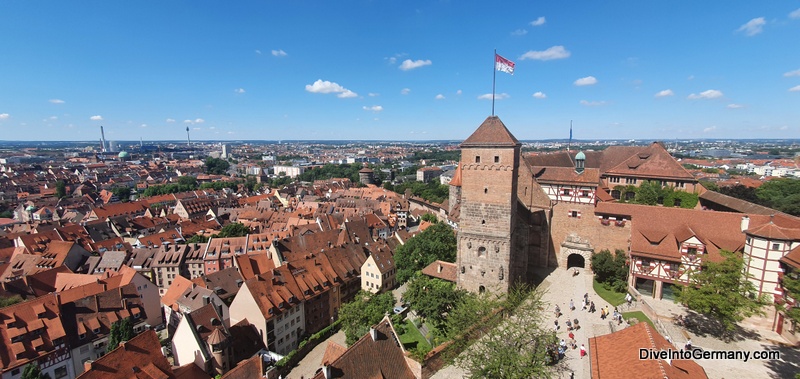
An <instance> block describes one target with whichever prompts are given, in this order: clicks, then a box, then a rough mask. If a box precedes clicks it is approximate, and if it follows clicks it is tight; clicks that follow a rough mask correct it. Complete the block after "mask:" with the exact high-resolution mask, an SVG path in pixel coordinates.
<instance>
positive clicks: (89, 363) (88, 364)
mask: <svg viewBox="0 0 800 379" xmlns="http://www.w3.org/2000/svg"><path fill="white" fill-rule="evenodd" d="M92 363H94V361H93V360H91V359H90V360H88V361H86V362H83V371H89V370H91V369H92Z"/></svg>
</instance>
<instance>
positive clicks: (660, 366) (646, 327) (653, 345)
mask: <svg viewBox="0 0 800 379" xmlns="http://www.w3.org/2000/svg"><path fill="white" fill-rule="evenodd" d="M642 324H643V325H644V326H643V328H644V330H645V332H646V333H647V339H648V340H649V341H650V347H651V348H652V349H653V350H655V349H656V341H655V339H654V338H653V334H652V332H651V331H650V325H648V324H647V323H645V322H643V323H642ZM656 363H657V364H658V369H659V370H660V371H661V376H662V377H663V378H664V379H669V376H667V370H665V369H664V363H663V362H661V359H656Z"/></svg>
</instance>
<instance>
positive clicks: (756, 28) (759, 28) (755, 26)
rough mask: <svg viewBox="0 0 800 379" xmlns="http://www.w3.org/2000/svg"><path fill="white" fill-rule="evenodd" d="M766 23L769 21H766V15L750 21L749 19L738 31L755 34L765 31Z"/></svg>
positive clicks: (749, 34) (750, 34)
mask: <svg viewBox="0 0 800 379" xmlns="http://www.w3.org/2000/svg"><path fill="white" fill-rule="evenodd" d="M766 23H767V22H766V21H764V17H758V18H754V19H752V20H750V21H747V23H746V24H744V25H742V26H740V27H739V29H737V31H739V32H743V33H744V34H746V35H748V36H754V35H756V34H758V33H761V32H763V31H764V25H765V24H766Z"/></svg>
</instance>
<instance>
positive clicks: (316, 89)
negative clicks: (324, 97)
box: [306, 79, 358, 98]
mask: <svg viewBox="0 0 800 379" xmlns="http://www.w3.org/2000/svg"><path fill="white" fill-rule="evenodd" d="M306 91H308V92H311V93H337V94H338V95H336V96H337V97H339V98H348V97H356V96H358V94H357V93H355V92H353V91H350V90H349V89H347V88H344V87H342V86H340V85H339V84H337V83H334V82H329V81H327V80H322V79H318V80H317V81H316V82H314V84H306Z"/></svg>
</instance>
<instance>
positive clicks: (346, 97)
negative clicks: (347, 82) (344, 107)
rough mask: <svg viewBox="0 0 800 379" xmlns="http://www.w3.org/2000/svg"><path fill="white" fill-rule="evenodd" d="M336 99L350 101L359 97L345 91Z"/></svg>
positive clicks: (349, 91)
mask: <svg viewBox="0 0 800 379" xmlns="http://www.w3.org/2000/svg"><path fill="white" fill-rule="evenodd" d="M336 97H338V98H340V99H349V98H351V97H358V94H357V93H355V92H353V91H351V90H349V89H348V90H345V91H344V92H342V93H340V94H338V95H336Z"/></svg>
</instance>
